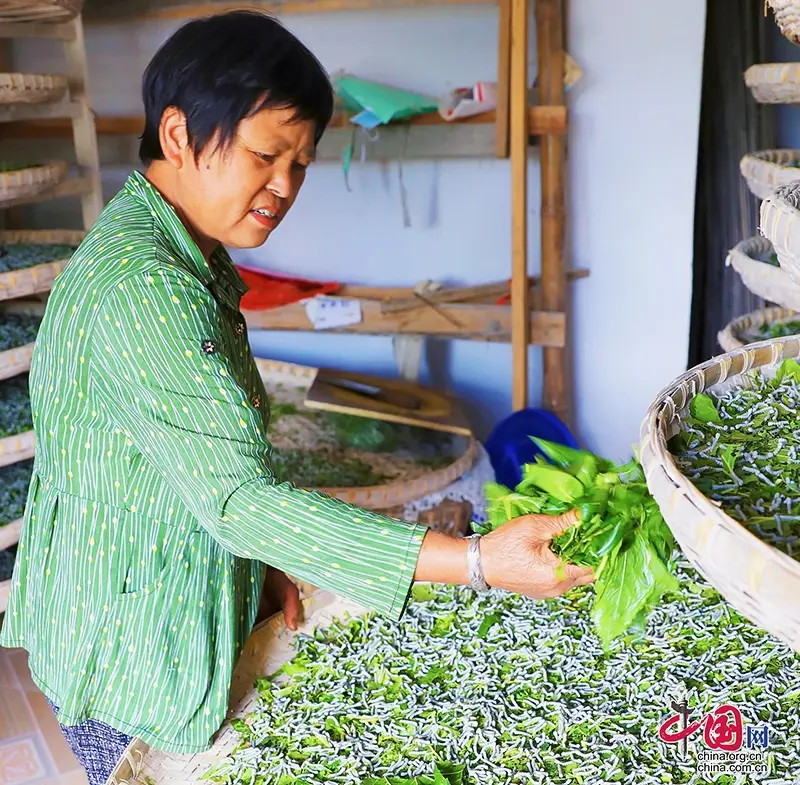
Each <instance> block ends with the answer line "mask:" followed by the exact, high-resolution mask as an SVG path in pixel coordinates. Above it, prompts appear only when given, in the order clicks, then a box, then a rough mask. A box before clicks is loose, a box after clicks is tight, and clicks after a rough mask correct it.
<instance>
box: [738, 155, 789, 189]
mask: <svg viewBox="0 0 800 785" xmlns="http://www.w3.org/2000/svg"><path fill="white" fill-rule="evenodd" d="M798 163H800V150H760V151H758V152H755V153H748V154H747V155H745V156H744V157H743V158H742V160H741V161H740V162H739V170H740V171H741V173H742V177H744V179H745V180H746V181H747V187H748V188H749V189H750V191H751V192H752V193H753V194H755V195H756V196H757V197H758V198H759V199H766V198H767V197H769V196H770V195H771V194H772V192H773V191H774V190H775V189H776V188H777V187H778V186H781V185H786V184H788V183H792V182H794V181H795V180H800V167H798V166H792V165H791V164H798Z"/></svg>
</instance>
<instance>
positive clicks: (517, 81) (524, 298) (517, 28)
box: [509, 0, 538, 411]
mask: <svg viewBox="0 0 800 785" xmlns="http://www.w3.org/2000/svg"><path fill="white" fill-rule="evenodd" d="M537 2H538V0H537ZM529 14H530V9H529V6H528V0H511V80H510V81H511V90H510V94H509V100H510V105H511V127H510V146H511V357H512V374H513V375H512V404H513V408H514V410H515V411H516V410H518V409H524V408H525V407H526V406H527V405H528V344H529V340H528V338H529V328H530V316H529V312H530V292H529V289H528V27H529Z"/></svg>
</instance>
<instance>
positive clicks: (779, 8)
mask: <svg viewBox="0 0 800 785" xmlns="http://www.w3.org/2000/svg"><path fill="white" fill-rule="evenodd" d="M767 2H768V3H769V5H770V7H771V8H772V13H773V14H774V16H775V22H776V24H777V25H778V27H779V29H780V31H781V33H782V35H783V36H784V37H785V38H788V39H789V40H790V41H791V42H792V43H795V44H800V5H799V4H798V2H797V0H767Z"/></svg>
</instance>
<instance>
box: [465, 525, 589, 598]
mask: <svg viewBox="0 0 800 785" xmlns="http://www.w3.org/2000/svg"><path fill="white" fill-rule="evenodd" d="M578 520H579V518H578V512H577V510H573V511H572V512H568V513H565V514H564V515H559V516H554V515H524V516H522V517H521V518H515V519H514V520H511V521H508V522H507V523H504V524H503V525H502V526H500V527H498V528H497V529H495V530H494V531H493V532H491V533H490V534H487V535H486V536H485V537H482V538H481V544H480V548H481V562H482V564H483V574H484V578H485V579H486V582H487V583H488V584H489V586H494V587H497V588H498V589H505V590H506V591H510V592H514V593H515V594H524V595H525V596H527V597H532V598H534V599H545V598H551V597H558V596H560V595H562V594H564V593H565V592H568V591H569V590H570V589H573V588H575V587H576V586H583V585H584V584H587V583H591V582H592V581H593V580H594V573H593V572H592V569H591V568H590V567H578V566H576V565H574V564H566V563H563V562H562V560H561V559H560V558H559V557H558V556H556V555H555V554H554V553H553V551H551V550H550V542H551V540H552V538H553V537H554V536H556V535H557V534H560V533H561V532H563V531H564V530H565V529H568V528H569V527H570V526H572V525H574V524H576V523H577V522H578ZM560 565H561V566H562V569H561V570H560V575H559V574H557V568H558V567H559V566H560Z"/></svg>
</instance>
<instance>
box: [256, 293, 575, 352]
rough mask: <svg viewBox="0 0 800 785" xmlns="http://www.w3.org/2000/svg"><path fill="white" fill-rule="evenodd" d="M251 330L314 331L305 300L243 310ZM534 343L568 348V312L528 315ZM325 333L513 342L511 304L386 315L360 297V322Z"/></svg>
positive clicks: (374, 302)
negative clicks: (509, 305) (566, 314)
mask: <svg viewBox="0 0 800 785" xmlns="http://www.w3.org/2000/svg"><path fill="white" fill-rule="evenodd" d="M242 313H243V314H244V317H245V321H246V322H247V324H248V326H249V327H250V328H252V329H263V330H292V331H295V330H300V331H304V332H308V331H311V330H313V329H314V326H313V324H312V323H311V321H310V320H309V318H308V315H307V314H306V309H305V306H304V305H303V304H302V303H292V304H291V305H284V306H281V307H279V308H269V309H267V310H264V311H242ZM528 320H529V328H530V336H531V342H532V343H534V344H537V345H539V346H563V345H564V341H565V334H564V333H565V324H564V314H561V313H548V312H546V311H531V312H530V313H529V314H528ZM319 332H320V333H340V332H341V333H356V334H361V335H427V336H430V337H435V338H450V339H460V340H470V341H497V342H506V343H507V342H508V341H510V340H511V308H510V307H508V306H504V305H450V304H445V305H441V306H437V308H436V310H435V311H434V310H432V309H426V310H424V311H411V312H403V313H384V312H383V309H382V307H381V302H380V301H379V300H362V301H361V322H359V323H358V324H351V325H349V326H347V327H346V328H343V329H342V330H319Z"/></svg>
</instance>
